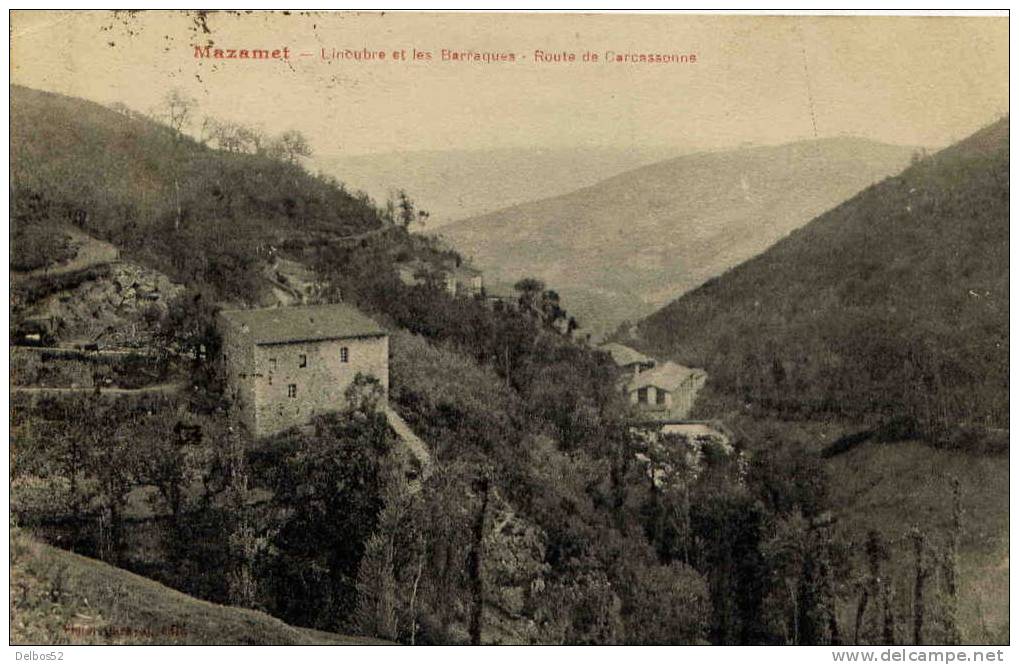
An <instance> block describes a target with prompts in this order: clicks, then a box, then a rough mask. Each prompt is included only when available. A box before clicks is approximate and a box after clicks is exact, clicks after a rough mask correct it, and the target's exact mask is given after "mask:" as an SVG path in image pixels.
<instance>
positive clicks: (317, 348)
mask: <svg viewBox="0 0 1019 665" xmlns="http://www.w3.org/2000/svg"><path fill="white" fill-rule="evenodd" d="M218 326H219V330H220V333H221V335H222V340H223V346H222V358H221V360H222V363H223V368H224V371H225V375H226V379H227V386H228V395H229V396H230V397H231V398H232V399H233V401H234V404H235V406H236V408H237V410H238V412H239V414H240V416H241V420H242V422H243V423H244V424H245V426H246V427H247V428H248V430H249V431H250V432H251V433H252V434H254V435H255V436H266V435H269V434H273V433H276V432H279V431H282V430H284V429H287V428H289V427H294V426H298V425H303V424H306V423H307V422H308V421H309V420H310V419H311V418H312V417H313V416H316V415H319V414H323V413H328V412H330V411H337V410H340V409H342V408H343V407H344V406H345V404H346V399H345V391H346V390H347V388H348V387H349V386H350V384H351V382H352V381H353V380H354V377H355V376H357V375H358V374H359V373H361V374H365V375H370V376H373V377H375V378H376V379H378V380H379V382H380V383H381V384H382V389H383V395H382V399H383V404H385V403H386V402H385V400H386V399H387V398H388V394H389V337H388V335H387V334H386V332H385V331H384V330H383V329H382V328H381V327H380V326H379V325H378V324H377V323H375V322H374V321H372V320H371V319H370V318H368V317H367V316H365V315H364V314H362V313H361V312H359V311H358V310H357V309H355V308H353V307H351V306H349V305H344V304H335V305H311V306H297V307H276V308H268V309H245V310H226V311H223V312H220V314H219V321H218Z"/></svg>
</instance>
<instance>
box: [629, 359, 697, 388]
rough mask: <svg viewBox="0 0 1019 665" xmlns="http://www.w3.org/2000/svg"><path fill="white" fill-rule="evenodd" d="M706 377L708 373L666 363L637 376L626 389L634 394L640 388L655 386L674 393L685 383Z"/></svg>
mask: <svg viewBox="0 0 1019 665" xmlns="http://www.w3.org/2000/svg"><path fill="white" fill-rule="evenodd" d="M704 375H706V373H705V371H704V370H702V369H695V368H693V367H684V366H683V365H677V364H676V363H674V362H666V363H665V364H664V365H659V366H658V367H655V368H654V369H649V370H648V371H646V372H641V373H640V374H638V375H637V376H635V377H633V379H631V380H630V382H629V383H628V384H627V386H626V389H627V390H628V391H629V392H633V391H634V390H638V389H640V388H644V387H647V386H654V387H655V388H661V389H662V390H667V391H669V392H672V391H674V390H675V389H676V388H679V387H680V386H681V385H683V383H684V382H685V381H687V380H689V379H694V378H698V377H699V376H704Z"/></svg>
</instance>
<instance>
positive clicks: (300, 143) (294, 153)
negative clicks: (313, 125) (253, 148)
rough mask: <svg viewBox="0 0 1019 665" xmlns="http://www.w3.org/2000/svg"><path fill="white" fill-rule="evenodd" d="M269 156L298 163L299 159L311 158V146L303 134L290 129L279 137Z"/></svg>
mask: <svg viewBox="0 0 1019 665" xmlns="http://www.w3.org/2000/svg"><path fill="white" fill-rule="evenodd" d="M269 155H270V156H272V157H275V158H277V159H282V160H283V161H286V162H290V163H296V162H297V158H298V157H311V144H310V143H308V139H307V138H306V137H305V136H304V134H302V133H301V132H299V131H297V130H296V129H289V130H287V131H285V132H283V133H282V134H280V135H279V136H277V137H276V138H275V139H274V140H273V141H272V143H271V144H270V146H269Z"/></svg>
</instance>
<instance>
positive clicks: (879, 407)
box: [635, 118, 1009, 445]
mask: <svg viewBox="0 0 1019 665" xmlns="http://www.w3.org/2000/svg"><path fill="white" fill-rule="evenodd" d="M1008 141H1009V120H1008V118H1005V119H1002V120H1000V121H998V122H996V123H994V124H993V125H991V126H989V127H986V128H985V129H983V130H981V131H979V132H977V133H976V134H974V135H973V136H971V137H969V138H968V139H965V140H964V141H961V142H960V143H957V144H955V145H953V146H950V147H948V148H946V149H944V150H942V151H941V152H938V153H937V154H935V155H932V156H930V157H925V158H923V159H919V160H917V161H916V162H915V163H914V164H913V165H912V166H911V167H910V168H908V169H907V170H906V171H904V172H903V173H902V174H901V175H898V176H896V177H893V178H889V179H887V180H885V181H884V182H881V183H879V184H877V185H875V186H873V187H869V188H867V189H866V190H864V191H863V192H861V193H860V194H859V195H857V196H855V197H853V198H851V199H850V200H848V201H846V202H845V203H843V204H842V205H840V206H838V207H837V208H835V209H833V210H831V211H829V212H827V213H825V214H823V215H821V216H820V217H818V218H817V219H815V220H814V221H812V222H811V223H810V224H808V225H806V226H804V227H803V228H802V229H799V230H797V231H794V232H793V233H792V234H790V235H789V237H787V238H785V239H783V240H782V241H780V242H779V243H777V244H776V245H775V246H774V247H772V248H770V249H769V250H768V251H766V252H764V253H763V254H761V255H760V256H757V257H755V258H753V259H751V260H749V261H747V262H745V263H743V264H741V265H739V266H738V267H736V268H733V269H732V270H730V271H728V272H727V273H726V274H724V275H722V276H721V277H719V278H718V279H713V280H710V281H709V282H708V283H706V284H704V285H703V286H701V287H700V288H698V289H696V290H695V291H693V292H691V293H688V294H686V295H684V296H683V297H682V298H680V299H678V300H676V301H674V302H672V303H670V304H669V305H668V306H666V307H664V308H663V309H661V310H660V311H658V312H656V313H655V314H653V315H652V316H650V317H648V318H647V319H646V320H645V321H643V322H642V323H641V324H640V325H639V328H638V333H639V334H638V337H639V339H638V340H636V342H635V343H636V344H638V345H639V346H640V347H641V348H642V350H644V351H650V352H654V353H658V354H662V355H666V356H669V357H674V358H676V359H678V360H680V361H685V362H688V363H693V364H696V365H697V366H702V367H706V368H707V369H708V371H709V372H710V373H711V376H712V379H711V382H710V384H709V390H710V392H711V393H712V394H713V395H714V396H715V397H716V398H718V399H720V400H722V402H723V403H725V404H728V405H729V406H730V407H732V408H736V407H737V406H739V408H741V409H743V408H752V409H753V408H760V409H763V410H765V411H768V412H773V413H778V414H781V415H782V416H786V417H815V416H818V415H826V416H831V415H835V416H838V417H845V418H850V419H859V420H869V421H878V422H886V423H887V422H889V421H896V422H899V423H900V430H899V431H900V433H903V434H911V435H923V436H928V437H931V438H934V439H937V440H941V441H943V442H944V441H945V440H946V438H950V434H949V430H958V429H962V430H972V429H973V428H977V429H979V428H989V429H990V430H1000V428H1007V427H1008V363H1009V353H1008V339H1009V336H1008V334H1009V331H1008V312H1009V255H1008V250H1009V143H1008ZM902 428H904V429H902ZM970 443H972V442H970ZM966 445H970V444H966Z"/></svg>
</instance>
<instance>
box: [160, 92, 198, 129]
mask: <svg viewBox="0 0 1019 665" xmlns="http://www.w3.org/2000/svg"><path fill="white" fill-rule="evenodd" d="M197 107H198V102H197V101H196V100H195V98H194V97H192V96H190V95H188V94H187V93H185V92H184V91H183V90H181V89H180V88H173V89H172V90H170V91H169V92H167V93H166V95H165V96H164V97H163V104H162V108H161V109H160V114H159V115H161V116H162V118H163V120H165V121H166V123H167V124H168V125H169V126H170V128H171V129H173V130H174V131H176V132H178V133H182V132H184V130H186V129H187V128H188V126H190V124H191V119H192V118H193V117H194V114H195V111H196V109H197Z"/></svg>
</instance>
